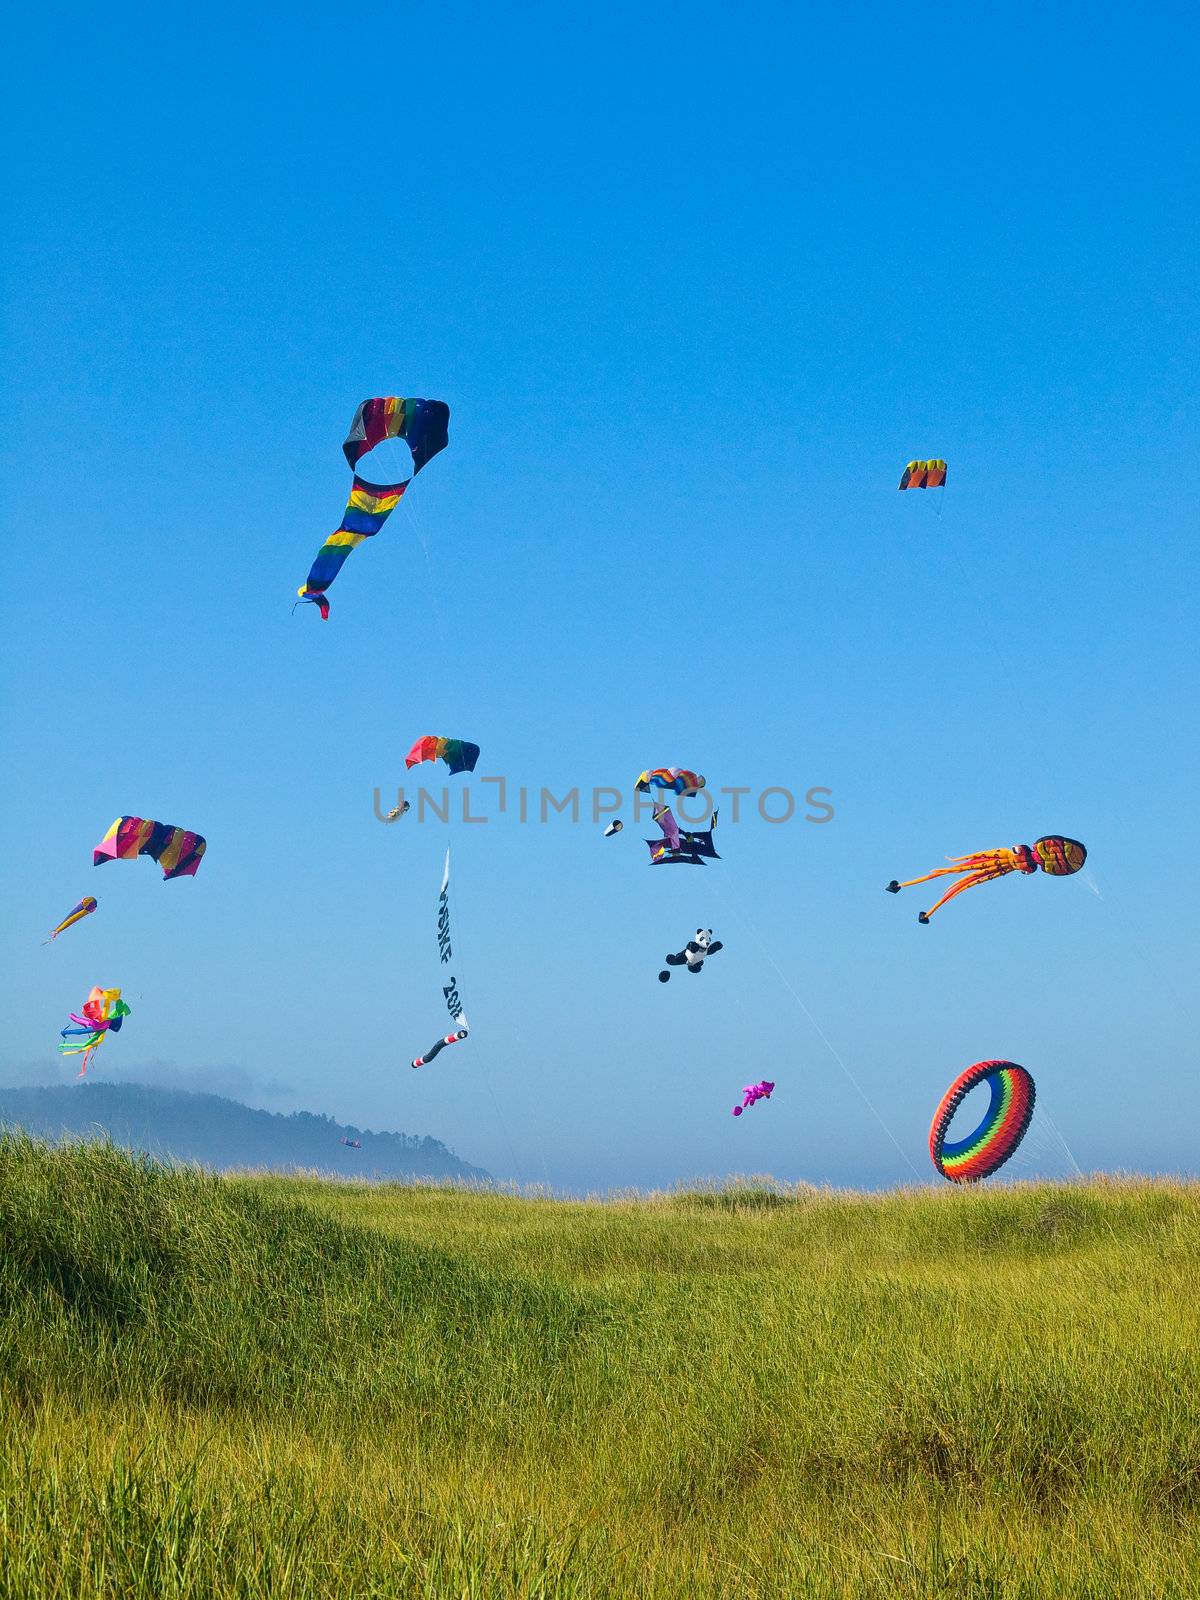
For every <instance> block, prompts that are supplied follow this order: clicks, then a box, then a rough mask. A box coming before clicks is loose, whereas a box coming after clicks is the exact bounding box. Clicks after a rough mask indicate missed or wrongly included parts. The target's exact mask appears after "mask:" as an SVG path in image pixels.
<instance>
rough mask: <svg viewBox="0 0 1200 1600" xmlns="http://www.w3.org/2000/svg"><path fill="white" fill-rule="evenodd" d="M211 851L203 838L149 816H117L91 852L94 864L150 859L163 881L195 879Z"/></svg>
mask: <svg viewBox="0 0 1200 1600" xmlns="http://www.w3.org/2000/svg"><path fill="white" fill-rule="evenodd" d="M207 848H208V844H207V841H206V840H205V838H204V836H203V835H202V834H199V833H191V832H189V831H188V829H187V828H173V827H172V826H171V824H170V823H169V822H154V821H152V820H151V818H149V817H118V818H117V820H116V821H115V822H114V823H113V825H112V827H111V828H110V829H109V830H108V832H107V833H106V834H105V835H104V837H103V839H101V841H100V843H99V844H98V845H97V846H96V848H95V849H94V850H93V851H92V865H93V866H94V867H98V866H99V865H100V863H101V862H102V861H132V860H133V859H134V857H135V856H149V857H150V858H151V860H153V861H157V862H158V864H159V866H160V867H161V868H162V874H163V879H164V880H166V879H167V878H194V877H195V876H196V872H197V870H198V869H199V866H200V860H201V857H202V856H203V855H204V852H205V850H206V849H207Z"/></svg>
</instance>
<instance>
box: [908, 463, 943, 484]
mask: <svg viewBox="0 0 1200 1600" xmlns="http://www.w3.org/2000/svg"><path fill="white" fill-rule="evenodd" d="M945 486H946V463H945V462H944V461H910V462H909V463H908V465H907V466H906V467H905V469H904V473H903V476H902V477H901V479H900V487H901V488H902V489H944V488H945Z"/></svg>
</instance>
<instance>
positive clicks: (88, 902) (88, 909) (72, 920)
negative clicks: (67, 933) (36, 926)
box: [42, 894, 99, 944]
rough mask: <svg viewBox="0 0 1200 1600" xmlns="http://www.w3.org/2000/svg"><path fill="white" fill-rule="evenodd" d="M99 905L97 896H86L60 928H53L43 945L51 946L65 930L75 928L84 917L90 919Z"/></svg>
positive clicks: (64, 919) (74, 907)
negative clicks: (52, 940)
mask: <svg viewBox="0 0 1200 1600" xmlns="http://www.w3.org/2000/svg"><path fill="white" fill-rule="evenodd" d="M98 903H99V902H98V901H97V899H96V897H95V895H91V894H85V895H84V897H83V899H82V900H81V901H80V902H79V904H78V905H77V906H73V907H72V908H71V910H70V911H68V912H67V914H66V916H65V917H64V918H63V919H62V921H61V922H60V923H59V925H58V927H57V928H51V930H50V932H49V934H48V935H47V936H46V938H44V939H43V940H42V943H43V944H49V943H50V940H51V939H57V938H58V936H59V934H60V933H62V932H63V931H64V930H65V929H67V928H72V927H74V925H75V924H76V923H77V922H82V921H83V919H84V917H90V916H91V914H92V912H93V911H95V909H96V906H97V905H98Z"/></svg>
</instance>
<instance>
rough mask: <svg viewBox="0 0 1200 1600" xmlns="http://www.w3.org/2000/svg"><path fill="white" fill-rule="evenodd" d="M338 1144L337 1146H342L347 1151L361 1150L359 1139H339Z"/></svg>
mask: <svg viewBox="0 0 1200 1600" xmlns="http://www.w3.org/2000/svg"><path fill="white" fill-rule="evenodd" d="M338 1143H339V1144H344V1145H345V1146H346V1149H347V1150H361V1149H362V1140H361V1139H339V1140H338Z"/></svg>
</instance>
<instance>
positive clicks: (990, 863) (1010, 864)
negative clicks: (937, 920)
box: [885, 833, 1087, 922]
mask: <svg viewBox="0 0 1200 1600" xmlns="http://www.w3.org/2000/svg"><path fill="white" fill-rule="evenodd" d="M1086 860H1087V851H1086V849H1085V848H1084V847H1083V845H1081V844H1080V842H1079V840H1078V839H1065V838H1063V837H1062V835H1061V834H1057V833H1051V834H1047V835H1046V837H1045V838H1044V839H1038V840H1037V841H1036V842H1035V843H1034V844H1032V845H1028V844H1015V845H1013V847H1012V848H1011V850H981V851H979V852H978V854H976V855H973V856H950V857H949V861H950V865H949V866H948V867H936V868H935V869H934V871H932V872H927V873H925V875H924V876H923V877H920V878H909V879H908V880H907V881H906V882H904V883H897V882H896V880H895V878H893V879H892V881H891V883H889V884H886V885H885V887H886V889H887V892H888V894H899V893H900V891H901V889H910V888H911V887H912V886H913V884H915V883H929V882H930V880H931V879H933V878H947V877H957V878H958V880H959V881H958V882H957V883H956V884H954V885H953V887H952V888H949V889H947V890H946V892H945V894H944V895H943V896H942V898H941V899H940V900H938V901H937V902H936V903H935V904H934V905H932V906H930V908H929V910H928V911H922V912H921V913H920V915H919V916H918V917H917V921H918V922H928V921H929V919H930V917H931V916H932V915H933V913H934V912H935V911H936V910H937V909H938V907H939V906H944V905H945V904H946V901H947V900H953V899H954V896H955V895H956V894H961V893H962V892H963V890H964V889H973V888H974V887H975V885H976V884H977V883H990V882H991V880H992V879H993V878H1003V877H1004V876H1005V875H1006V874H1007V873H1009V872H1024V873H1032V872H1036V871H1037V870H1038V868H1039V867H1040V868H1041V869H1042V871H1043V872H1046V873H1048V874H1049V875H1050V877H1052V878H1066V877H1069V876H1070V875H1071V873H1072V872H1078V871H1079V869H1080V867H1081V866H1082V865H1083V863H1084V862H1085V861H1086Z"/></svg>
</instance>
